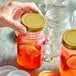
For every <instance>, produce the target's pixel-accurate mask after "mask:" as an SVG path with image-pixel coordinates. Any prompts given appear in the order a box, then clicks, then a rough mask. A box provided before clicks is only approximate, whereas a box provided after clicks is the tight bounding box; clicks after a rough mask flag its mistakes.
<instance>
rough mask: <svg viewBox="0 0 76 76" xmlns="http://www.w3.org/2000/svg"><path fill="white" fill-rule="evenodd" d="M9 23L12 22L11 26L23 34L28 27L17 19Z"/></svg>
mask: <svg viewBox="0 0 76 76" xmlns="http://www.w3.org/2000/svg"><path fill="white" fill-rule="evenodd" d="M9 24H10V26H9V27H11V28H12V29H14V30H15V31H18V32H20V34H21V35H23V34H25V32H26V28H25V26H24V25H22V24H21V23H19V22H17V21H15V20H10V22H9Z"/></svg>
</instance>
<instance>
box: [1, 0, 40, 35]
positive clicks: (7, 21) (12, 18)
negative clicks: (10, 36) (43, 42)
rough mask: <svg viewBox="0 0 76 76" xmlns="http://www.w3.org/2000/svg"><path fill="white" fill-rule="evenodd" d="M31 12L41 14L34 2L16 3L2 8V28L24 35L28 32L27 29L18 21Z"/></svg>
mask: <svg viewBox="0 0 76 76" xmlns="http://www.w3.org/2000/svg"><path fill="white" fill-rule="evenodd" d="M29 11H31V12H33V13H38V14H41V11H40V10H39V8H38V7H37V6H36V5H35V3H33V2H29V3H21V2H16V1H14V2H11V3H9V4H6V5H4V6H0V27H10V28H12V29H14V30H15V31H18V32H20V33H21V34H22V35H23V34H24V33H25V32H26V28H25V26H23V25H22V24H21V23H19V22H17V21H16V20H17V19H19V18H21V16H22V14H23V13H26V12H29Z"/></svg>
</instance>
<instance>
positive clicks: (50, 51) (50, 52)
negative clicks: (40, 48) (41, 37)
mask: <svg viewBox="0 0 76 76" xmlns="http://www.w3.org/2000/svg"><path fill="white" fill-rule="evenodd" d="M44 47H46V48H44V50H45V55H44V56H43V60H44V61H45V62H50V61H52V60H53V57H54V48H53V47H54V46H53V44H52V42H50V41H47V43H46V44H45V46H44Z"/></svg>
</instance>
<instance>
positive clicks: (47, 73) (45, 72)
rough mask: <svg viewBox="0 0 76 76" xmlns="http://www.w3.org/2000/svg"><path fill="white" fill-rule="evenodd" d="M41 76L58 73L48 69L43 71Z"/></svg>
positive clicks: (51, 75)
mask: <svg viewBox="0 0 76 76" xmlns="http://www.w3.org/2000/svg"><path fill="white" fill-rule="evenodd" d="M39 76H58V75H57V74H56V73H54V72H52V71H49V70H46V71H42V72H41V73H40V74H39Z"/></svg>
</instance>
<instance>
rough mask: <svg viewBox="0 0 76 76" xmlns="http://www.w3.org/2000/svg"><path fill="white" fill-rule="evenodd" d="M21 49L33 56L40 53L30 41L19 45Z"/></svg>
mask: <svg viewBox="0 0 76 76" xmlns="http://www.w3.org/2000/svg"><path fill="white" fill-rule="evenodd" d="M19 50H20V51H25V53H26V54H28V55H30V56H32V57H37V56H38V55H39V53H40V51H39V50H38V49H37V48H36V47H35V46H34V45H31V44H28V43H22V44H20V45H19Z"/></svg>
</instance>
